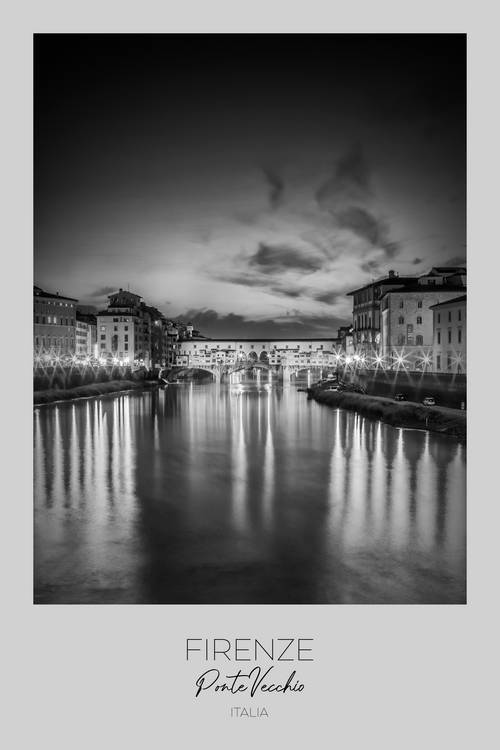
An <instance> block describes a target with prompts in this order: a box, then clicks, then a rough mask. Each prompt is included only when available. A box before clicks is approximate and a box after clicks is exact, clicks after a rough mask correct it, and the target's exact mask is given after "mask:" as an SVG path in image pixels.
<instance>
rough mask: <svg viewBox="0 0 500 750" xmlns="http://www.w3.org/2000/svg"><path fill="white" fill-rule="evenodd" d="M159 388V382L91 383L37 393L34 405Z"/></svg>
mask: <svg viewBox="0 0 500 750" xmlns="http://www.w3.org/2000/svg"><path fill="white" fill-rule="evenodd" d="M156 387H158V382H157V381H145V380H141V381H138V380H111V381H109V382H107V383H90V384H89V385H80V386H78V387H76V388H65V389H61V388H49V389H48V390H45V391H35V392H34V394H33V404H34V405H35V406H40V405H42V404H52V403H54V402H55V401H71V400H72V399H75V398H90V397H92V396H104V395H106V394H108V393H120V391H140V390H143V389H145V388H156Z"/></svg>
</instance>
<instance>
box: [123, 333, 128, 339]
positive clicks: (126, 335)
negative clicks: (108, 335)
mask: <svg viewBox="0 0 500 750" xmlns="http://www.w3.org/2000/svg"><path fill="white" fill-rule="evenodd" d="M123 340H124V341H128V333H126V334H125V336H124V337H123Z"/></svg>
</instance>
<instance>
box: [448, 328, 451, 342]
mask: <svg viewBox="0 0 500 750" xmlns="http://www.w3.org/2000/svg"><path fill="white" fill-rule="evenodd" d="M448 343H449V344H451V330H450V329H448Z"/></svg>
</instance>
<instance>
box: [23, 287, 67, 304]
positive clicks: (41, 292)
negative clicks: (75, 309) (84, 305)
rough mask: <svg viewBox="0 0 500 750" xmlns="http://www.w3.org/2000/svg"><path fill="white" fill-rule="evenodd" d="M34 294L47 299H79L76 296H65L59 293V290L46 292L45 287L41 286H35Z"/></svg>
mask: <svg viewBox="0 0 500 750" xmlns="http://www.w3.org/2000/svg"><path fill="white" fill-rule="evenodd" d="M33 295H34V296H35V297H44V298H45V299H65V300H68V301H69V302H78V300H77V299H75V298H74V297H65V296H64V295H63V294H59V292H56V293H55V294H51V293H50V292H44V290H43V289H41V288H40V287H39V286H34V287H33Z"/></svg>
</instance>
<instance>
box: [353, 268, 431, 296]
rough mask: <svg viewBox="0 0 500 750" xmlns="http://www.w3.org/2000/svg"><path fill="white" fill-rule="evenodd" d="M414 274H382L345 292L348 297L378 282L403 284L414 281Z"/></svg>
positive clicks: (378, 283) (376, 284)
mask: <svg viewBox="0 0 500 750" xmlns="http://www.w3.org/2000/svg"><path fill="white" fill-rule="evenodd" d="M415 278H416V277H415V276H396V275H393V276H391V275H390V274H389V276H382V277H381V278H380V279H374V280H373V281H370V282H369V283H368V284H365V285H364V286H360V287H358V288H357V289H353V290H352V292H347V295H346V296H347V297H350V296H351V295H352V294H357V293H358V292H362V291H364V290H365V289H369V288H370V287H372V286H379V285H380V284H399V285H400V286H404V285H405V284H410V283H412V282H414V281H415Z"/></svg>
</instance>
